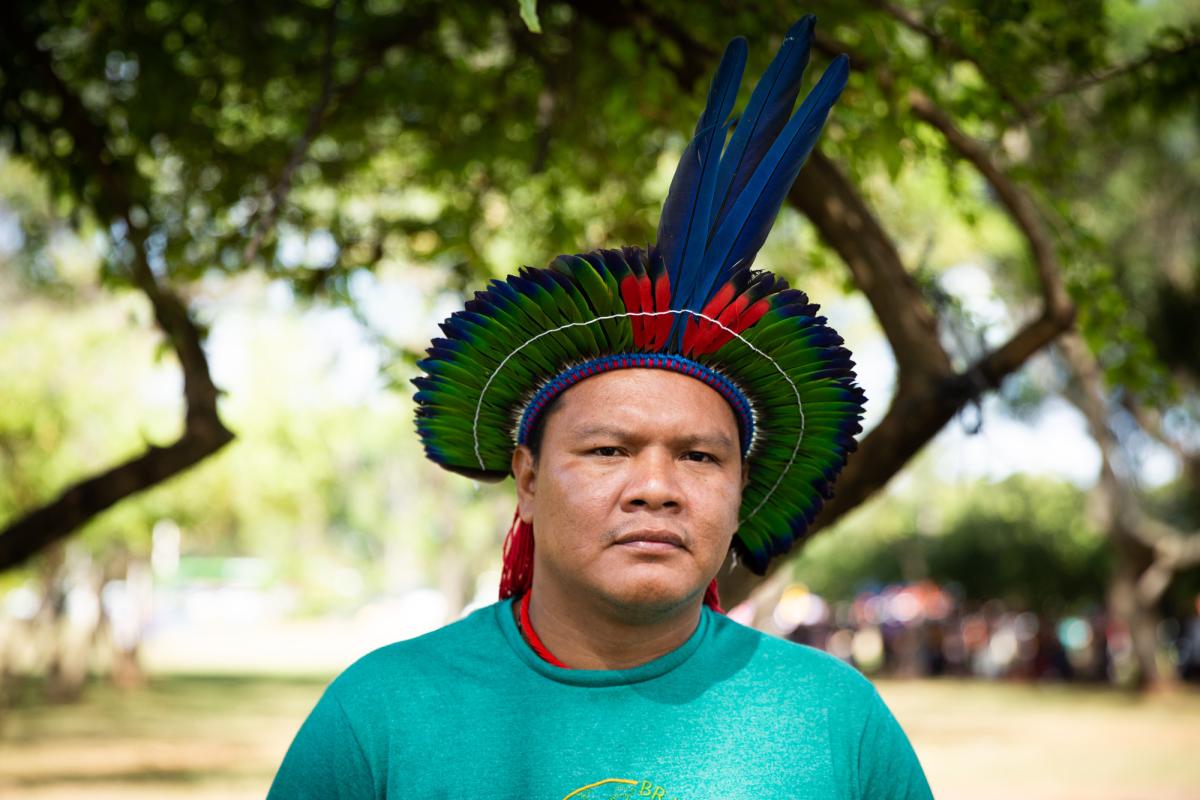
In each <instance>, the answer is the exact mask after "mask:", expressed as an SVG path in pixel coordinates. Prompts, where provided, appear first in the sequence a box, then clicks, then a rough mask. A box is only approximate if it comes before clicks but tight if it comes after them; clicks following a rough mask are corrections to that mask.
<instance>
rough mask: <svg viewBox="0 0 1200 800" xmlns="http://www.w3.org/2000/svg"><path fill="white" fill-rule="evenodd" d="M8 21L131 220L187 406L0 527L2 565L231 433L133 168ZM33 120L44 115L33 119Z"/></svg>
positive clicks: (186, 463)
mask: <svg viewBox="0 0 1200 800" xmlns="http://www.w3.org/2000/svg"><path fill="white" fill-rule="evenodd" d="M5 27H7V28H8V31H9V32H10V33H11V34H12V35H11V37H10V39H9V44H10V45H11V46H12V47H13V50H14V51H16V48H18V47H19V48H20V50H19V52H14V54H15V55H18V56H19V57H21V58H22V59H23V60H24V62H25V65H26V66H28V67H31V68H32V70H33V72H34V74H35V76H36V78H38V79H40V80H41V81H42V82H43V84H44V88H46V89H47V90H49V91H50V92H51V93H53V94H54V95H55V96H56V97H57V98H58V100H59V101H60V102H61V104H62V109H63V111H62V119H63V122H64V124H65V125H66V126H68V128H69V130H70V133H71V135H72V137H73V138H74V140H75V141H76V142H77V143H79V146H80V149H81V151H82V153H83V154H84V157H85V159H86V160H87V163H88V167H89V169H90V170H91V172H92V174H94V175H96V176H97V177H98V178H99V180H100V187H101V197H100V200H101V202H102V203H103V209H102V212H107V213H108V214H111V215H112V218H113V219H121V220H123V221H124V222H125V224H126V227H127V230H128V236H129V238H130V241H131V243H132V244H133V245H134V247H133V251H134V255H133V263H132V264H131V277H132V279H133V283H134V285H136V286H137V287H138V288H139V289H140V290H141V291H142V292H143V293H144V294H145V295H146V296H147V297H148V298H149V300H150V304H151V306H152V307H153V309H154V317H155V321H156V322H157V324H158V326H159V328H160V329H161V330H162V332H163V334H164V335H165V336H166V338H167V341H168V342H169V343H170V345H171V348H172V349H173V350H174V352H175V354H176V356H177V357H178V359H179V365H180V369H181V370H182V371H183V381H184V399H185V401H186V403H187V412H186V416H185V421H184V431H183V434H182V435H181V436H180V438H179V439H178V441H176V442H175V443H174V444H172V445H169V446H167V447H155V446H150V447H148V448H147V449H146V451H145V452H144V453H142V454H141V455H139V456H137V457H135V458H132V459H130V460H128V461H125V462H124V463H122V464H120V465H118V466H116V467H113V468H112V469H110V470H107V471H105V472H103V473H101V474H99V475H95V476H92V477H90V478H86V479H84V480H81V481H78V482H76V483H75V484H73V485H71V486H70V487H68V488H67V489H66V490H64V491H63V492H62V493H61V494H60V495H59V496H58V498H56V499H55V500H53V501H51V502H50V503H47V504H46V505H44V506H42V507H40V508H37V509H34V510H33V511H29V512H27V513H25V514H24V515H23V516H22V517H20V518H18V519H16V520H15V521H13V522H10V523H9V524H8V525H7V526H6V527H5V528H4V529H3V530H0V571H2V570H5V569H8V568H11V567H14V566H17V565H19V564H21V563H23V562H24V561H25V560H26V559H28V558H30V557H31V556H33V555H34V554H36V553H37V552H39V551H40V550H42V549H43V548H45V547H46V546H48V545H50V544H52V543H54V542H56V541H59V540H60V539H63V538H65V537H66V536H67V535H69V534H70V533H71V532H73V531H74V530H76V529H77V528H79V527H80V526H81V525H83V524H85V523H86V522H87V521H88V520H90V519H92V518H93V517H95V516H96V515H97V514H99V513H101V512H102V511H104V510H106V509H108V508H109V507H111V506H112V505H113V504H114V503H116V502H118V501H120V500H122V499H124V498H126V497H129V496H130V495H133V494H136V493H137V492H140V491H142V490H143V489H147V488H150V487H151V486H154V485H156V484H158V483H160V482H162V481H164V480H166V479H167V478H169V477H171V476H173V475H176V474H178V473H179V472H182V471H183V470H185V469H187V468H188V467H190V466H192V465H193V464H195V463H197V462H198V461H200V460H202V459H203V458H205V457H207V456H208V455H210V454H212V453H214V452H216V451H217V450H219V449H220V448H221V447H223V446H224V445H225V444H227V443H228V442H230V441H232V439H233V434H232V433H231V432H230V431H229V430H228V429H227V428H226V427H225V425H224V423H222V422H221V419H220V417H219V416H218V413H217V396H218V391H217V388H216V386H215V385H214V384H213V382H212V377H211V375H210V374H209V369H208V359H207V357H206V356H205V353H204V347H203V344H202V342H201V336H200V332H199V330H198V329H197V327H196V325H195V323H194V322H193V321H192V319H191V317H190V316H189V314H188V311H187V306H186V305H185V304H184V303H183V301H182V300H180V299H179V297H178V296H177V295H176V294H175V293H174V292H172V291H171V290H170V289H168V288H167V287H165V286H163V285H161V284H160V283H159V282H158V280H157V279H156V278H155V276H154V273H153V271H152V270H151V269H150V264H149V261H148V259H147V255H146V249H145V233H144V231H143V230H142V229H141V228H138V227H136V226H134V225H133V224H132V219H131V217H132V214H131V211H132V200H131V197H130V195H129V191H128V188H129V187H128V182H129V180H130V176H131V175H133V174H134V171H133V170H132V169H131V168H129V167H128V166H127V165H126V164H125V163H124V162H122V161H121V160H120V159H118V158H117V157H116V156H115V155H114V154H113V153H112V151H111V150H110V149H109V148H108V146H107V138H108V136H107V130H106V129H105V127H104V126H103V125H102V124H101V123H98V122H96V121H95V120H93V119H92V117H91V115H90V114H89V113H88V111H87V109H86V108H85V107H84V105H83V103H82V102H81V100H80V99H79V97H78V95H76V94H75V93H74V92H73V91H72V90H71V88H70V87H68V86H67V85H66V83H65V82H63V81H62V80H61V79H60V78H59V76H58V74H57V73H56V72H55V71H54V67H53V64H52V63H51V61H50V58H49V55H48V54H47V53H46V52H45V51H42V50H40V49H38V47H37V45H36V42H37V39H38V37H37V36H36V35H35V34H34V33H33V32H31V31H27V30H24V29H23V20H21V19H20V17H19V15H17V14H16V13H13V12H11V10H10V13H8V14H7V15H6V19H5ZM10 74H12V73H10ZM34 124H42V123H41V121H34ZM102 216H103V214H102Z"/></svg>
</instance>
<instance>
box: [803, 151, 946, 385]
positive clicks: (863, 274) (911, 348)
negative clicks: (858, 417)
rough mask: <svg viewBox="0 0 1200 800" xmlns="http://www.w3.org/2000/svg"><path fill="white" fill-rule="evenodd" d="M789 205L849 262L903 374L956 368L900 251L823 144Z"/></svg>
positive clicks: (931, 375) (933, 375)
mask: <svg viewBox="0 0 1200 800" xmlns="http://www.w3.org/2000/svg"><path fill="white" fill-rule="evenodd" d="M787 202H788V205H790V206H792V207H793V208H795V209H797V210H798V211H800V213H802V214H804V215H805V216H806V217H808V218H809V219H810V220H811V221H812V223H813V225H814V226H816V229H817V231H818V232H819V233H820V234H821V238H822V239H824V240H825V242H826V243H827V244H828V245H829V246H830V247H831V248H832V249H833V250H834V252H836V253H837V254H838V255H839V256H840V257H841V259H842V261H844V262H845V264H846V266H847V268H848V269H849V270H850V274H851V276H852V277H853V278H854V284H855V286H857V287H858V288H859V289H861V290H862V292H863V294H864V295H866V297H867V300H868V302H870V304H871V308H872V310H873V311H874V312H875V316H876V317H877V318H878V319H879V324H880V326H881V327H882V328H883V332H884V335H886V336H887V339H888V342H889V343H890V344H891V346H892V352H893V353H894V354H895V357H896V364H897V367H898V369H899V372H900V376H901V380H902V381H908V380H916V379H919V378H928V379H931V380H937V379H940V378H944V377H946V376H948V375H950V374H952V372H953V369H952V368H951V365H950V359H949V357H948V356H947V355H946V351H945V350H944V349H943V348H942V345H941V343H940V341H939V340H938V331H937V319H936V318H935V317H934V314H933V312H932V311H931V310H930V308H929V305H928V304H927V303H926V302H925V298H924V296H923V295H922V294H921V290H920V288H918V287H917V285H916V283H915V282H914V281H913V279H912V276H910V275H909V274H908V271H907V270H906V269H905V268H904V264H903V262H902V261H901V259H900V253H899V252H898V251H897V250H896V246H895V244H894V243H893V242H892V240H891V237H890V236H889V235H888V234H887V232H886V231H885V230H884V229H883V226H882V225H881V224H880V223H879V220H878V219H876V217H875V215H874V214H873V213H872V212H871V209H870V208H869V207H868V206H867V204H866V202H865V201H864V200H863V198H862V196H861V195H860V194H859V193H858V191H857V189H855V187H854V186H853V185H852V184H851V183H850V181H849V180H848V179H847V178H846V177H845V176H844V175H843V174H842V173H841V171H840V170H838V168H837V166H836V165H834V163H833V162H832V161H830V160H829V159H828V158H826V157H825V156H824V154H822V153H821V152H820V150H814V151H813V153H812V155H810V156H809V159H808V163H807V164H805V165H804V168H803V169H802V170H801V171H800V175H799V177H798V178H797V179H796V182H795V183H794V184H793V185H792V188H791V191H790V192H789V193H788V199H787Z"/></svg>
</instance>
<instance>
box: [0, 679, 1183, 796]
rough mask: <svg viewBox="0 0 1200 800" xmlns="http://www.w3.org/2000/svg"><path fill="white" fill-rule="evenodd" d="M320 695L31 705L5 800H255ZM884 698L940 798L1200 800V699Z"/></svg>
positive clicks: (166, 688)
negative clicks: (11, 799) (20, 799)
mask: <svg viewBox="0 0 1200 800" xmlns="http://www.w3.org/2000/svg"><path fill="white" fill-rule="evenodd" d="M324 683H325V682H324V681H323V680H313V679H274V678H262V677H253V678H250V677H230V676H222V677H212V676H191V677H189V676H170V677H162V678H157V679H155V680H154V681H152V682H151V684H150V685H149V686H147V687H146V688H144V689H141V690H138V691H134V692H121V691H118V690H116V689H113V688H111V687H108V686H104V685H97V686H94V687H92V688H91V689H90V690H89V691H88V693H87V694H86V696H85V698H84V700H83V701H82V702H81V703H78V704H72V705H44V704H40V703H37V702H34V701H33V700H32V699H31V697H29V696H28V695H27V696H26V698H25V699H24V701H23V702H20V703H18V704H17V706H16V707H15V708H13V709H10V710H8V711H7V712H4V715H3V716H2V717H0V797H9V796H19V797H24V798H30V800H66V798H71V800H109V798H150V797H154V798H178V797H187V798H193V800H207V799H208V798H212V800H216V798H222V799H223V800H226V799H228V800H240V799H241V798H261V797H263V796H264V795H265V794H266V789H267V786H268V785H269V783H270V780H271V776H272V774H273V773H274V770H275V768H276V766H277V765H278V763H279V760H280V759H281V758H282V757H283V753H284V751H285V750H286V749H287V746H288V743H289V742H290V741H291V737H292V735H293V734H294V733H295V731H296V728H297V727H298V726H299V724H300V722H301V720H302V719H303V718H304V716H305V714H306V713H307V712H308V710H309V709H310V708H311V707H312V704H313V703H314V702H315V701H316V699H317V697H318V696H319V695H320V693H321V690H322V689H323V687H324ZM879 685H880V689H881V691H882V693H883V695H884V697H885V698H886V699H887V701H888V703H889V705H890V706H891V707H892V709H893V711H894V712H895V714H896V717H897V718H898V719H899V720H900V722H901V724H902V725H903V726H904V727H905V729H906V730H907V731H908V733H909V736H910V737H911V739H912V741H913V745H914V747H915V748H916V750H917V753H918V754H919V755H920V757H921V760H922V762H923V763H924V765H925V769H926V772H927V773H928V775H929V779H930V783H931V785H932V786H933V788H934V792H935V795H936V796H937V797H939V798H943V799H945V798H950V799H951V800H953V798H971V799H972V800H989V799H990V798H1001V797H1004V798H1011V797H1020V798H1029V799H1030V800H1040V798H1060V797H1070V798H1080V799H1081V800H1124V799H1125V798H1129V800H1134V798H1139V799H1140V798H1149V797H1153V798H1162V799H1163V800H1183V799H1184V798H1189V799H1192V800H1194V799H1196V798H1200V757H1198V756H1197V754H1198V753H1200V693H1196V692H1185V693H1181V694H1176V695H1169V696H1151V697H1137V696H1131V695H1126V694H1121V693H1117V692H1113V691H1110V690H1107V689H1101V688H1079V687H1068V686H1026V685H1014V684H984V683H973V682H944V681H937V682H930V681H925V682H920V681H914V682H887V681H885V682H881V683H880V684H879ZM695 800H702V799H700V798H697V799H695Z"/></svg>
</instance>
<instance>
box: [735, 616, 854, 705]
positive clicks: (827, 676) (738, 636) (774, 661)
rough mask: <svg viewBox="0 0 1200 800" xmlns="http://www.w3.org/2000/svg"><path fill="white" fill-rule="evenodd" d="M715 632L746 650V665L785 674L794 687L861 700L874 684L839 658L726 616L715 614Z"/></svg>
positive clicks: (768, 671) (789, 684) (767, 673)
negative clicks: (814, 689) (829, 692)
mask: <svg viewBox="0 0 1200 800" xmlns="http://www.w3.org/2000/svg"><path fill="white" fill-rule="evenodd" d="M715 627H716V632H715V633H716V636H717V637H718V638H719V639H723V640H725V641H726V642H727V643H728V644H732V646H734V647H735V648H736V649H737V650H739V651H742V652H745V653H748V654H750V655H749V657H748V659H747V663H746V668H747V669H749V670H750V671H751V672H753V673H758V674H762V675H768V676H769V675H775V676H781V675H785V674H786V675H787V681H786V682H781V683H785V684H786V685H788V686H790V687H792V688H794V689H802V688H819V689H820V690H822V691H831V692H834V693H836V694H839V695H842V696H845V697H847V698H850V697H853V698H856V699H861V700H865V699H868V698H869V697H871V696H872V695H874V694H875V687H874V686H873V685H872V684H871V682H870V681H869V680H867V678H866V677H865V676H864V675H863V674H862V673H861V672H859V671H858V670H857V669H855V668H854V667H853V666H851V665H850V664H847V663H846V662H844V661H842V660H841V659H839V658H837V657H835V656H832V655H830V654H829V653H826V652H825V651H823V650H818V649H817V648H815V647H810V646H809V645H806V644H798V643H796V642H790V641H788V640H786V639H781V638H779V637H777V636H771V635H770V634H766V633H763V632H762V631H758V630H755V629H754V628H750V627H747V626H745V625H742V624H741V623H739V622H736V621H735V620H732V619H729V618H728V617H723V616H716V625H715Z"/></svg>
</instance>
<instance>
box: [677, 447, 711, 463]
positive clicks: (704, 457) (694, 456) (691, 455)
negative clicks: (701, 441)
mask: <svg viewBox="0 0 1200 800" xmlns="http://www.w3.org/2000/svg"><path fill="white" fill-rule="evenodd" d="M683 457H684V458H686V459H687V460H688V461H698V462H701V463H705V462H711V463H716V459H715V458H713V457H712V456H711V455H710V454H708V453H704V452H701V451H699V450H689V451H688V452H686V453H684V454H683Z"/></svg>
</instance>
